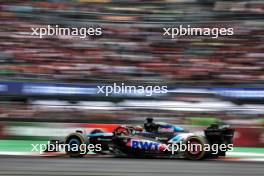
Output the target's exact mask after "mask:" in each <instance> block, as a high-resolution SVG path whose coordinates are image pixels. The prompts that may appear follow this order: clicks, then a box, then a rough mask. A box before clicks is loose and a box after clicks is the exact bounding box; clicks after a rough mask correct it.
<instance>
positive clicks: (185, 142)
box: [48, 122, 235, 160]
mask: <svg viewBox="0 0 264 176" xmlns="http://www.w3.org/2000/svg"><path fill="white" fill-rule="evenodd" d="M155 125H156V127H157V128H156V129H155V130H153V131H151V130H146V129H144V128H143V127H141V126H132V125H120V126H118V127H117V128H116V129H115V130H114V131H113V132H112V133H106V132H103V131H102V130H101V129H95V130H93V131H92V132H90V133H88V134H87V133H85V132H84V131H82V130H77V131H76V132H74V133H71V134H69V135H68V136H67V137H66V138H65V140H64V141H60V142H59V143H60V144H66V146H67V147H66V148H65V151H66V154H67V155H69V156H70V157H83V156H85V155H86V154H87V152H89V150H88V148H87V147H86V146H88V145H89V146H91V145H92V146H94V147H95V148H96V150H93V152H95V153H97V154H102V155H105V154H110V155H114V156H124V157H137V158H138V157H144V158H145V157H148V158H156V157H167V158H186V159H191V160H201V159H207V158H218V157H219V156H225V154H226V151H228V150H230V149H232V147H233V144H232V139H233V136H234V131H235V130H234V129H233V128H230V127H229V126H226V125H218V124H212V125H211V126H209V127H208V128H206V129H205V130H204V134H195V133H192V132H190V131H187V130H185V129H183V128H181V127H179V126H177V125H173V124H168V123H162V122H160V123H155ZM56 142H58V140H52V141H50V143H49V144H48V145H52V144H54V143H56ZM84 151H85V152H84Z"/></svg>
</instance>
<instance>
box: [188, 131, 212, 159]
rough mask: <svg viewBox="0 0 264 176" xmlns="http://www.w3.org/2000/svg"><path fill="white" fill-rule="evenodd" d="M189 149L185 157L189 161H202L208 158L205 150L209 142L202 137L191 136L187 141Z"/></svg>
mask: <svg viewBox="0 0 264 176" xmlns="http://www.w3.org/2000/svg"><path fill="white" fill-rule="evenodd" d="M185 144H186V146H187V149H186V150H185V152H184V157H185V158H186V159H189V160H202V159H204V158H205V157H206V155H207V152H206V151H205V150H204V149H205V145H206V144H207V141H206V139H205V138H203V137H200V136H191V137H188V138H187V139H186V140H185Z"/></svg>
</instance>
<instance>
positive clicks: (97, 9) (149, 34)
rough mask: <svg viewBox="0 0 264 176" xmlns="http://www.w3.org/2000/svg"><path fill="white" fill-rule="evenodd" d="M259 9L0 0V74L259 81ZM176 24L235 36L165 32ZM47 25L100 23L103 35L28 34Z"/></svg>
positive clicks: (258, 5)
mask: <svg viewBox="0 0 264 176" xmlns="http://www.w3.org/2000/svg"><path fill="white" fill-rule="evenodd" d="M263 13H264V1H261V0H260V1H239V0H236V1H217V0H180V1H179V0H149V1H144V0H135V1H129V0H122V1H111V0H34V1H33V0H32V1H30V0H28V1H16V0H12V1H9V0H0V25H1V26H0V62H1V64H0V80H19V81H20V80H24V81H25V80H26V81H55V82H84V83H86V82H91V81H94V82H100V81H109V80H111V81H115V80H119V81H120V80H121V81H123V80H124V81H127V80H128V81H129V80H131V81H132V80H141V81H143V82H146V83H148V82H153V81H165V82H168V83H172V84H175V83H184V84H188V83H191V84H200V83H205V84H208V85H211V84H215V83H217V84H227V83H230V84H233V83H260V84H261V83H263V82H264V60H263V59H264V53H263V51H264V30H263V28H264V21H263ZM180 24H186V25H187V24H191V25H192V26H198V27H211V28H213V27H219V28H220V27H232V28H234V35H233V36H225V37H219V38H217V39H212V38H211V37H208V36H192V37H187V36H184V37H183V36H181V37H177V38H175V39H173V40H171V39H168V38H165V37H164V36H163V30H162V28H164V27H174V26H177V25H180ZM47 25H60V26H61V27H77V28H81V27H102V31H103V35H102V36H96V37H94V36H91V37H89V38H86V39H81V38H79V37H70V36H67V37H66V36H52V37H46V38H42V39H39V38H36V37H33V36H31V35H30V34H31V32H32V31H31V28H32V27H45V26H47Z"/></svg>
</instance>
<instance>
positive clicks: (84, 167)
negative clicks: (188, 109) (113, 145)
mask: <svg viewBox="0 0 264 176" xmlns="http://www.w3.org/2000/svg"><path fill="white" fill-rule="evenodd" d="M263 174H264V163H263V162H244V161H237V162H235V161H208V160H207V161H187V160H181V159H179V160H175V159H131V158H101V157H100V158H98V157H88V158H87V157H86V158H81V159H77V158H67V157H25V156H23V157H22V156H0V175H1V176H3V175H4V176H10V175H27V176H31V175H32V176H33V175H34V176H37V175H41V176H45V175H48V176H50V175H65V176H68V175H73V176H79V175H94V176H103V175H108V176H119V175H122V176H128V175H129V176H130V175H133V176H134V175H136V176H156V175H162V176H163V175H164V176H167V175H169V176H171V175H174V176H175V175H177V176H187V175H188V176H217V175H221V176H227V175H230V176H236V175H239V176H253V175H259V176H260V175H261V176H263Z"/></svg>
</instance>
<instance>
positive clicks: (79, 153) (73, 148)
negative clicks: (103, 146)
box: [65, 133, 87, 158]
mask: <svg viewBox="0 0 264 176" xmlns="http://www.w3.org/2000/svg"><path fill="white" fill-rule="evenodd" d="M85 141H86V140H85V138H84V137H83V136H82V134H80V133H72V134H70V135H68V136H67V137H66V138H65V144H66V145H65V152H66V154H67V155H68V156H70V157H79V158H80V157H83V156H85V155H86V153H87V148H86V142H85Z"/></svg>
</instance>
